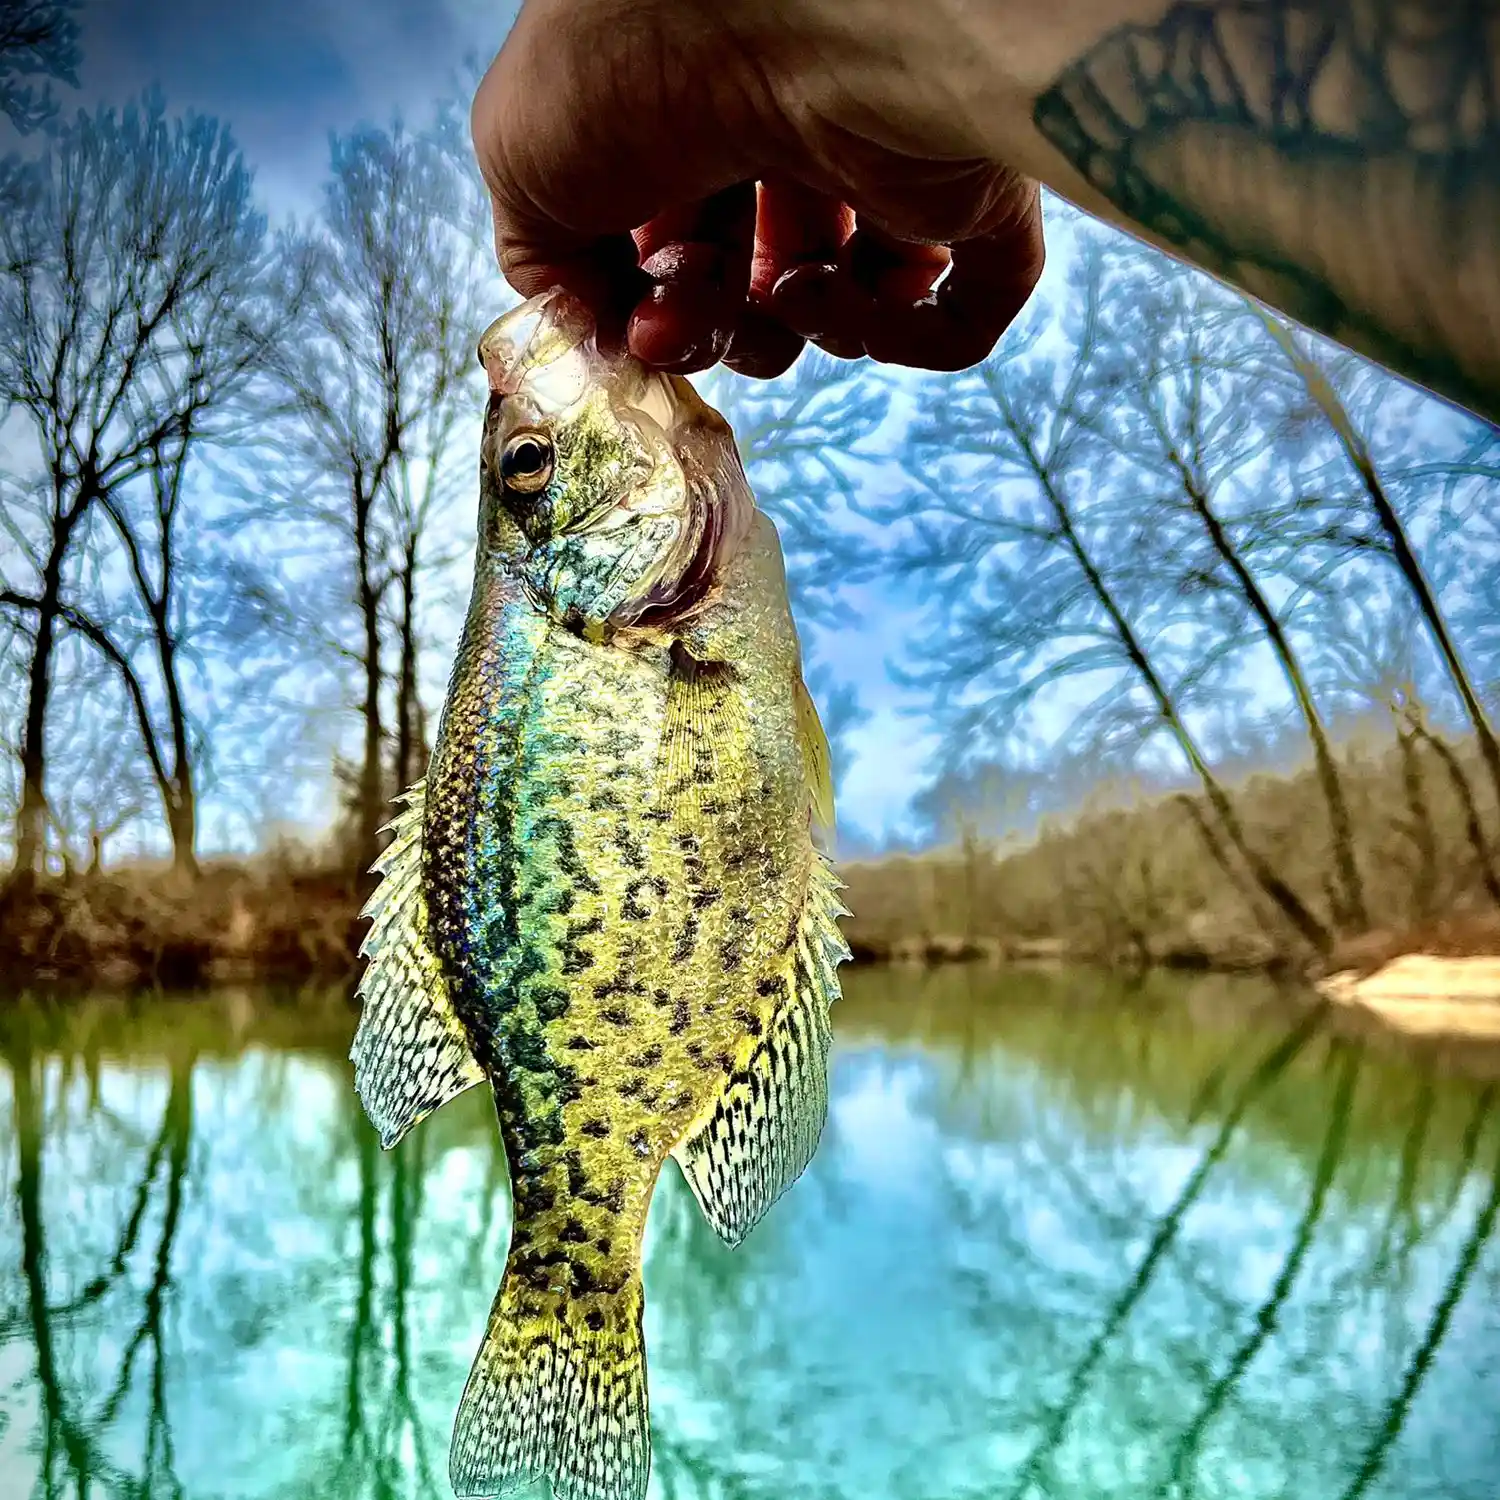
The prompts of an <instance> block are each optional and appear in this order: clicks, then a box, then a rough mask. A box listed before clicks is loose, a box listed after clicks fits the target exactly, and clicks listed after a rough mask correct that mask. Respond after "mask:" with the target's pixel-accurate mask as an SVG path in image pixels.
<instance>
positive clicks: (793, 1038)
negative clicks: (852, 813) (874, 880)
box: [673, 855, 849, 1245]
mask: <svg viewBox="0 0 1500 1500" xmlns="http://www.w3.org/2000/svg"><path fill="white" fill-rule="evenodd" d="M814 861H815V862H814V866H813V871H812V877H811V880H810V882H809V888H808V894H807V902H806V905H805V907H804V909H803V914H802V922H801V926H800V929H799V932H798V935H797V942H796V944H795V945H794V946H793V948H792V951H791V953H790V954H789V955H788V967H787V972H786V973H785V975H784V976H783V985H782V990H781V996H780V1001H779V1003H778V1005H777V1008H776V1010H775V1011H774V1013H773V1015H772V1017H771V1021H770V1024H769V1025H768V1026H767V1027H766V1029H765V1032H764V1033H763V1034H762V1036H761V1037H760V1039H759V1041H758V1042H757V1043H756V1046H755V1049H754V1051H753V1052H752V1054H751V1056H750V1060H749V1062H748V1064H747V1065H746V1066H745V1068H744V1069H743V1070H741V1071H738V1072H736V1073H735V1074H734V1075H733V1076H732V1077H731V1078H730V1080H729V1082H728V1084H727V1085H726V1086H725V1088H724V1091H723V1093H722V1094H721V1095H720V1097H719V1099H718V1102H717V1103H716V1104H715V1106H714V1108H713V1111H712V1112H711V1113H710V1114H709V1116H708V1117H707V1118H706V1119H705V1120H704V1121H703V1123H702V1124H701V1125H699V1126H698V1128H697V1129H696V1130H695V1131H694V1132H693V1133H692V1134H691V1135H689V1136H687V1137H686V1138H685V1139H684V1140H683V1141H682V1142H680V1143H679V1145H678V1146H677V1147H676V1148H675V1150H674V1151H673V1155H674V1156H675V1157H676V1159H677V1164H678V1166H679V1167H681V1169H682V1174H683V1176H684V1177H686V1178H687V1181H688V1185H689V1186H690V1187H691V1188H692V1190H693V1194H694V1196H695V1197H696V1198H697V1199H698V1203H699V1206H700V1207H701V1208H702V1210H703V1215H704V1217H705V1218H706V1219H707V1220H708V1222H709V1223H710V1224H712V1225H713V1227H714V1229H715V1231H716V1232H717V1233H718V1235H719V1236H720V1238H721V1239H723V1240H724V1241H725V1242H726V1243H727V1244H730V1245H737V1244H739V1243H740V1241H741V1240H743V1239H744V1238H745V1236H746V1235H747V1234H749V1232H750V1231H751V1230H752V1229H753V1228H754V1227H755V1225H756V1224H757V1223H758V1222H759V1221H760V1219H761V1218H762V1217H763V1216H764V1215H765V1213H766V1211H767V1210H768V1209H769V1208H770V1207H771V1205H772V1204H773V1203H775V1201H776V1200H777V1199H778V1198H779V1197H780V1196H781V1195H782V1194H783V1193H784V1192H785V1191H786V1190H787V1189H788V1188H789V1187H790V1186H791V1185H792V1183H794V1182H795V1181H796V1180H797V1178H798V1177H799V1176H800V1175H801V1174H802V1171H803V1169H804V1168H805V1167H806V1166H807V1164H808V1162H810V1161H811V1160H812V1157H813V1153H814V1152H815V1151H816V1150H817V1149H818V1141H819V1139H820V1138H821V1136H822V1134H823V1126H824V1123H825V1121H826V1120H827V1118H828V1052H829V1048H830V1046H831V1044H832V1041H833V1032H832V1029H831V1027H830V1025H829V1009H830V1007H831V1006H832V1005H833V1003H834V1001H835V1000H836V999H837V998H838V995H839V983H838V975H837V973H836V969H837V966H838V965H839V963H840V962H842V961H843V960H844V959H846V958H848V957H849V949H848V947H847V946H846V944H845V943H844V939H843V935H842V934H841V933H840V932H839V929H838V918H839V917H840V916H843V915H846V913H845V911H844V908H843V906H842V905H841V904H840V902H839V899H838V891H839V889H840V887H839V882H838V879H837V877H836V876H835V875H834V873H833V870H832V868H831V866H829V864H828V863H827V862H826V861H825V860H824V859H823V857H822V856H821V855H815V856H814Z"/></svg>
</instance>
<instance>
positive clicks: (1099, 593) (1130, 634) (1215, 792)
mask: <svg viewBox="0 0 1500 1500" xmlns="http://www.w3.org/2000/svg"><path fill="white" fill-rule="evenodd" d="M1037 477H1038V478H1039V479H1040V480H1041V483H1042V488H1043V490H1044V492H1045V494H1046V497H1047V501H1048V504H1049V506H1050V508H1051V510H1052V514H1053V517H1054V519H1055V520H1056V522H1057V526H1058V530H1059V531H1060V532H1061V534H1062V538H1063V541H1064V543H1065V544H1066V545H1067V547H1068V550H1069V551H1070V552H1071V553H1072V554H1073V558H1074V561H1075V562H1077V564H1078V566H1079V568H1080V570H1081V571H1082V572H1083V574H1084V577H1085V578H1086V579H1087V580H1088V584H1089V588H1090V589H1091V590H1092V592H1093V594H1094V597H1095V598H1096V599H1097V600H1098V601H1099V606H1100V608H1101V609H1103V610H1104V612H1105V614H1106V615H1107V616H1108V617H1109V621H1110V625H1111V627H1112V628H1113V630H1114V632H1115V637H1116V639H1117V640H1118V641H1119V642H1120V646H1121V648H1122V649H1123V650H1124V652H1125V655H1126V658H1127V659H1128V660H1129V662H1130V664H1131V666H1132V667H1134V668H1135V671H1136V673H1137V675H1138V676H1139V677H1140V679H1141V682H1142V684H1143V685H1144V686H1145V688H1146V690H1147V691H1148V692H1149V693H1150V694H1151V697H1152V700H1153V701H1154V702H1155V704H1156V709H1157V713H1158V714H1159V716H1160V718H1161V720H1162V722H1163V723H1164V724H1165V725H1166V727H1167V729H1168V731H1169V732H1170V734H1171V735H1172V738H1173V739H1174V740H1175V741H1176V743H1177V746H1178V748H1179V749H1180V750H1181V751H1182V754H1183V757H1184V758H1185V759H1186V761H1187V763H1188V764H1189V765H1190V766H1191V767H1192V769H1193V773H1194V774H1195V775H1196V776H1197V778H1198V780H1199V782H1200V783H1201V784H1202V786H1203V792H1204V795H1205V796H1206V797H1207V798H1208V801H1209V805H1210V806H1211V807H1212V808H1213V810H1214V813H1215V814H1216V816H1217V817H1218V819H1219V823H1220V825H1221V826H1222V827H1223V829H1224V832H1225V835H1226V836H1227V837H1228V839H1229V842H1230V843H1231V844H1232V845H1233V847H1234V850H1235V852H1236V853H1237V854H1238V855H1239V856H1240V858H1241V859H1242V860H1244V862H1245V864H1246V866H1247V867H1248V869H1249V870H1250V873H1251V874H1252V875H1254V877H1255V880H1256V883H1257V884H1258V885H1259V886H1260V888H1261V890H1263V891H1264V892H1265V893H1266V895H1267V896H1268V897H1269V898H1270V899H1271V901H1272V902H1273V903H1274V904H1275V906H1276V908H1277V910H1278V911H1280V912H1281V914H1282V915H1283V916H1284V917H1285V918H1286V919H1287V921H1288V922H1289V923H1290V924H1291V925H1292V927H1294V928H1295V929H1296V931H1297V932H1298V933H1299V934H1300V935H1301V937H1302V938H1303V940H1304V941H1305V942H1306V943H1307V944H1308V945H1309V946H1310V947H1312V948H1313V949H1314V950H1315V951H1317V952H1318V953H1320V954H1326V953H1328V952H1329V951H1330V949H1331V948H1332V946H1333V943H1332V938H1331V936H1330V934H1329V932H1328V929H1327V928H1326V927H1324V925H1323V924H1322V923H1321V922H1320V921H1319V920H1318V919H1317V917H1315V916H1314V915H1313V914H1312V912H1311V911H1309V910H1308V908H1307V906H1306V905H1305V904H1304V903H1303V901H1302V899H1301V898H1300V897H1299V896H1298V895H1297V893H1296V892H1295V891H1294V890H1292V888H1291V887H1290V886H1289V885H1287V883H1286V882H1285V881H1284V880H1282V879H1281V877H1280V876H1279V875H1277V874H1276V872H1275V871H1274V870H1273V869H1272V868H1271V867H1270V865H1269V864H1267V863H1266V861H1265V860H1264V859H1263V858H1262V857H1261V855H1260V854H1258V853H1257V852H1256V851H1255V850H1254V849H1253V848H1252V847H1251V845H1250V841H1249V839H1248V838H1246V836H1245V829H1244V825H1243V824H1241V822H1240V820H1239V815H1238V814H1237V813H1236V812H1235V810H1234V804H1233V803H1232V802H1231V801H1230V799H1229V794H1228V793H1227V792H1226V791H1225V790H1224V788H1223V786H1222V785H1221V784H1220V782H1219V780H1218V778H1217V777H1216V776H1215V775H1214V773H1213V772H1212V771H1211V770H1210V769H1209V767H1208V762H1207V761H1205V760H1204V759H1203V756H1202V753H1201V752H1200V751H1199V749H1198V746H1197V743H1196V742H1195V741H1194V739H1193V737H1192V734H1191V733H1190V732H1189V730H1188V727H1187V725H1186V724H1185V723H1183V721H1182V718H1181V716H1180V715H1179V714H1178V712H1177V706H1176V704H1175V703H1173V702H1172V696H1171V694H1170V693H1169V692H1168V691H1167V688H1166V684H1165V683H1164V682H1162V680H1161V678H1160V677H1158V676H1157V675H1156V669H1155V667H1153V666H1152V665H1151V660H1150V658H1149V657H1148V656H1147V655H1146V652H1145V648H1144V647H1143V646H1142V645H1141V643H1140V642H1139V641H1138V640H1137V639H1136V635H1135V631H1134V630H1133V629H1132V628H1131V625H1130V622H1129V621H1128V620H1127V619H1126V618H1125V615H1124V612H1123V611H1122V610H1121V608H1120V606H1119V604H1118V603H1117V602H1116V600H1115V597H1114V595H1113V594H1112V593H1111V592H1110V589H1109V585H1108V584H1107V583H1106V582H1105V581H1104V576H1103V574H1101V573H1100V571H1099V569H1098V568H1097V567H1096V566H1095V565H1094V560H1093V558H1092V557H1090V556H1089V553H1088V549H1087V548H1086V547H1085V546H1084V545H1083V539H1082V538H1081V537H1080V536H1079V535H1078V533H1077V532H1076V531H1075V530H1074V528H1073V518H1072V516H1071V515H1069V513H1068V507H1067V505H1066V503H1065V502H1064V501H1063V499H1062V497H1061V496H1060V495H1059V494H1058V493H1057V490H1056V487H1055V486H1054V485H1053V483H1052V480H1051V476H1050V475H1048V474H1046V473H1045V472H1044V471H1042V470H1040V469H1039V470H1038V472H1037Z"/></svg>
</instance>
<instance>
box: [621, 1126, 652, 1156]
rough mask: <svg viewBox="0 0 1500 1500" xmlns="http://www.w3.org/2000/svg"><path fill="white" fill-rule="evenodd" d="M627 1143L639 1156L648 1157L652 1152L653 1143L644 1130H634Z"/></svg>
mask: <svg viewBox="0 0 1500 1500" xmlns="http://www.w3.org/2000/svg"><path fill="white" fill-rule="evenodd" d="M626 1143H627V1144H628V1145H629V1147H630V1149H631V1150H632V1151H634V1152H635V1154H636V1155H637V1156H646V1155H648V1154H649V1153H650V1150H651V1141H650V1139H649V1138H648V1137H647V1135H646V1132H645V1131H644V1130H632V1131H631V1132H630V1135H629V1136H628V1137H627V1138H626Z"/></svg>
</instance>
